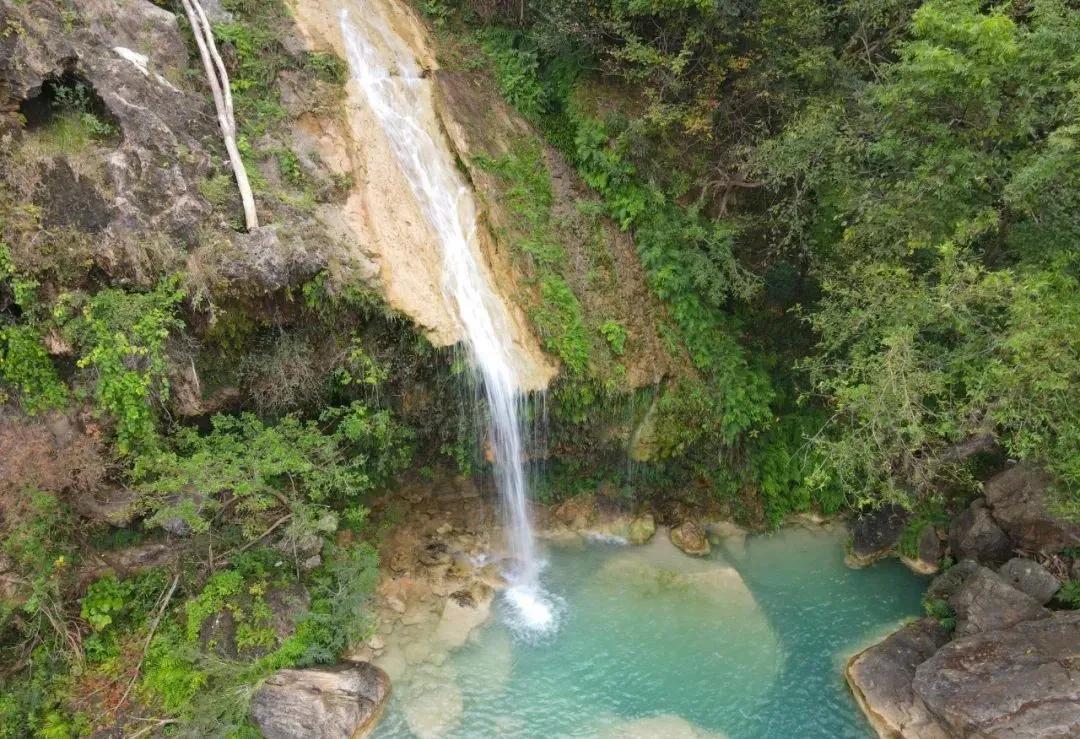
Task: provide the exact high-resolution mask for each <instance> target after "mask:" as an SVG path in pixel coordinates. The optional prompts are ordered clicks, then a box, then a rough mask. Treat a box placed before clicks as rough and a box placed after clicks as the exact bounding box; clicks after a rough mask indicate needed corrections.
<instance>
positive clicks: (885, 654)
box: [844, 618, 949, 739]
mask: <svg viewBox="0 0 1080 739" xmlns="http://www.w3.org/2000/svg"><path fill="white" fill-rule="evenodd" d="M948 638H949V637H948V634H947V633H946V632H945V629H943V628H942V627H941V625H940V624H938V622H937V621H936V620H934V619H932V618H923V619H919V620H918V621H915V622H913V623H910V624H908V625H907V626H904V627H903V628H902V629H900V630H899V631H897V632H895V633H893V634H891V635H890V636H888V637H886V639H885V640H884V641H881V642H879V643H877V644H875V645H874V646H872V647H870V648H869V649H866V650H864V651H862V652H860V653H859V654H857V655H855V656H854V657H853V658H852V659H851V661H850V662H848V665H847V669H846V670H845V673H844V674H845V677H846V678H847V682H848V685H849V686H850V687H851V692H852V693H854V695H855V699H856V701H858V703H859V706H860V707H861V708H862V709H863V712H864V713H865V714H866V716H867V718H869V719H870V723H871V724H872V725H873V727H874V729H875V730H876V731H877V733H878V735H879V736H882V737H895V736H904V737H908V736H910V737H921V738H922V739H938V738H944V737H946V736H948V735H947V734H946V733H945V731H944V730H943V729H942V727H941V726H940V725H939V724H938V721H937V719H936V718H935V717H934V716H933V715H932V714H931V713H930V712H929V711H928V710H927V709H926V707H925V706H924V705H923V704H922V701H921V700H920V699H918V698H917V697H916V696H915V693H914V691H913V689H912V681H913V680H914V679H915V670H916V668H917V667H918V666H919V665H920V664H922V663H923V662H925V661H926V660H927V659H929V658H930V657H931V656H932V655H933V654H934V652H936V651H937V650H938V648H939V647H941V645H943V644H944V643H945V642H946V641H948Z"/></svg>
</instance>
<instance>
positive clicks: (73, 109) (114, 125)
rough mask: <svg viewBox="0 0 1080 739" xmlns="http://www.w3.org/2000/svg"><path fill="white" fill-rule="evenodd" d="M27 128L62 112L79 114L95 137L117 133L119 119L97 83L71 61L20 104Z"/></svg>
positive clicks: (37, 126) (44, 124)
mask: <svg viewBox="0 0 1080 739" xmlns="http://www.w3.org/2000/svg"><path fill="white" fill-rule="evenodd" d="M19 113H20V114H21V115H22V117H23V121H24V125H23V127H24V129H25V130H26V131H35V130H38V129H42V128H46V127H48V126H50V125H52V124H53V123H54V122H55V121H57V119H58V118H60V117H62V116H76V117H78V118H79V119H80V120H81V121H82V122H83V123H84V124H85V125H86V126H87V127H88V128H89V129H90V133H91V134H93V135H94V136H95V137H96V138H112V137H115V136H116V135H118V133H119V130H120V126H119V121H117V119H116V117H115V116H114V115H113V114H112V113H111V112H110V111H109V107H108V106H107V105H106V104H105V101H104V100H103V99H102V97H101V95H99V94H98V92H97V90H95V89H94V86H93V85H92V84H91V83H90V81H89V80H87V79H86V78H85V77H83V76H82V75H81V74H79V73H78V72H77V71H75V69H74V64H73V63H69V64H68V65H67V68H66V69H65V70H64V71H63V72H61V73H60V74H58V75H52V76H49V77H46V78H45V79H44V80H42V83H41V88H40V91H39V92H38V94H37V95H34V96H33V97H29V98H27V99H25V100H23V101H22V102H21V103H20V104H19Z"/></svg>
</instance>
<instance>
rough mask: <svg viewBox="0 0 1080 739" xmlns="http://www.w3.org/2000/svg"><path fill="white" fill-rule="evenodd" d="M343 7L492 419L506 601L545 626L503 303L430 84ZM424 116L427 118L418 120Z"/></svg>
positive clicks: (405, 54)
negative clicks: (437, 254)
mask: <svg viewBox="0 0 1080 739" xmlns="http://www.w3.org/2000/svg"><path fill="white" fill-rule="evenodd" d="M361 7H362V8H363V12H362V13H360V15H361V16H362V17H361V18H359V19H353V18H351V17H350V15H349V12H348V11H347V10H344V9H343V10H342V11H341V13H340V20H341V32H342V36H343V38H344V41H345V49H346V53H347V56H348V62H349V68H350V70H351V73H352V78H353V80H354V81H355V83H356V84H358V85H359V86H360V89H361V90H362V91H363V94H364V97H365V99H366V101H367V103H368V105H369V106H370V107H371V110H372V112H373V113H374V115H375V118H376V120H377V121H378V122H379V125H380V127H381V128H382V130H383V133H384V134H385V135H386V137H387V139H388V140H389V142H390V147H391V150H392V151H393V153H394V156H395V157H396V158H397V160H398V162H399V163H400V165H401V171H402V173H403V174H404V176H405V178H406V179H407V180H408V183H409V186H410V188H411V190H412V192H413V194H414V195H415V196H416V200H417V202H418V203H419V205H420V210H421V212H422V213H423V215H424V217H425V218H426V219H427V220H428V222H429V223H430V224H431V227H432V230H433V232H434V234H435V236H436V238H437V240H438V246H439V249H440V250H441V252H442V259H443V273H444V284H443V290H444V293H445V296H446V298H447V300H448V301H449V303H450V304H451V306H452V308H453V309H454V312H455V313H456V315H457V316H458V318H459V320H460V322H461V326H462V329H463V331H464V334H465V340H466V345H467V348H468V351H469V355H470V358H471V360H472V365H473V367H474V368H475V370H474V371H475V372H476V374H477V379H478V380H479V383H480V385H481V386H482V388H483V393H484V396H485V398H486V400H487V405H488V411H489V414H490V418H491V428H490V436H491V441H492V447H493V452H494V457H495V459H494V468H495V483H496V487H497V488H498V490H499V494H500V496H501V498H502V503H503V508H504V515H505V519H506V530H507V539H508V544H509V548H510V554H511V556H512V557H513V559H514V560H515V566H514V567H513V569H512V571H511V572H509V573H508V579H509V582H510V587H509V588H508V590H507V599H508V601H509V603H510V604H511V606H512V607H513V610H514V611H515V612H516V616H517V618H518V620H519V622H520V624H521V625H523V626H524V627H526V628H529V629H533V630H545V629H548V628H550V627H551V626H552V625H553V621H554V614H553V611H552V608H551V606H550V604H549V602H548V599H547V597H546V596H545V594H544V593H543V591H542V590H541V588H540V584H539V569H540V567H539V564H538V562H537V557H536V551H535V548H536V547H535V542H534V538H533V531H532V523H531V521H530V515H529V509H528V485H527V478H526V475H525V468H524V465H525V448H524V442H523V439H524V434H523V430H522V419H523V415H524V414H523V411H524V401H525V398H524V396H523V394H522V393H521V392H520V390H519V385H520V383H519V382H518V377H519V372H518V367H519V366H520V360H519V358H518V356H517V349H516V348H515V346H514V344H513V341H512V339H511V337H512V335H513V334H512V333H511V331H510V324H509V322H510V317H509V315H508V314H507V310H506V306H505V305H504V304H503V303H502V301H501V300H500V298H499V297H498V296H497V295H496V294H495V293H494V291H493V290H492V288H491V285H490V284H489V280H488V278H487V276H486V273H485V271H484V269H483V267H482V263H481V261H480V256H479V253H478V251H479V250H478V246H477V244H476V206H475V203H474V202H473V198H472V191H471V189H470V187H469V185H468V184H467V183H466V182H465V180H464V178H463V177H462V176H461V174H460V173H459V172H458V170H457V168H456V166H455V161H454V157H453V155H452V154H451V152H450V147H449V142H448V141H447V140H446V138H445V135H444V134H443V133H442V131H441V130H440V129H439V128H438V125H437V123H436V121H437V118H436V117H435V115H434V112H433V110H432V108H433V105H432V101H431V89H430V85H431V82H430V80H428V79H427V78H426V77H425V75H424V72H423V70H422V69H421V68H420V66H419V65H418V64H417V62H416V59H415V57H414V55H413V52H412V50H411V49H410V48H409V46H408V45H407V44H406V43H405V41H404V40H403V39H401V38H400V37H399V36H398V35H397V33H395V31H394V30H393V29H392V28H391V25H390V23H389V22H388V21H387V19H386V18H384V17H382V14H381V11H380V10H379V9H378V8H373V7H371V4H369V3H364V4H362V5H361ZM425 122H426V123H427V125H425Z"/></svg>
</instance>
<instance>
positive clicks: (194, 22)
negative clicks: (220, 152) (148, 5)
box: [181, 0, 259, 231]
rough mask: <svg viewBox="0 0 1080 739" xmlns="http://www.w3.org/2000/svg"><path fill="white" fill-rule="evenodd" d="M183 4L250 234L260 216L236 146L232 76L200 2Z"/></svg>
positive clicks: (256, 226) (257, 224)
mask: <svg viewBox="0 0 1080 739" xmlns="http://www.w3.org/2000/svg"><path fill="white" fill-rule="evenodd" d="M181 2H182V3H183V4H184V12H186V13H187V17H188V22H189V23H190V24H191V30H192V32H193V33H194V35H195V44H196V45H197V46H198V47H199V56H200V57H202V62H203V69H204V70H205V71H206V79H207V81H208V82H209V83H210V92H211V94H212V95H213V97H214V108H215V109H216V110H217V117H218V125H219V126H220V127H221V136H222V138H223V139H224V140H225V150H226V151H227V152H228V153H229V163H230V164H232V169H233V175H235V177H236V186H237V187H238V188H239V190H240V200H241V201H243V203H244V221H245V222H246V224H247V229H248V231H250V230H251V229H253V228H258V227H259V216H258V214H257V213H256V212H255V196H254V195H253V194H252V192H251V183H250V182H249V181H248V176H247V169H246V168H245V167H244V160H243V159H241V158H240V150H239V149H238V148H237V146H236V119H235V118H234V116H233V100H232V90H231V89H230V87H229V74H228V72H227V71H226V69H225V62H223V61H222V59H221V54H219V53H218V49H217V44H216V43H215V42H214V33H213V30H212V29H211V27H210V20H209V19H208V18H207V17H206V12H205V11H204V10H203V8H202V5H201V4H200V2H199V0H181Z"/></svg>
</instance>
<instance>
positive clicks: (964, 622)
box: [949, 567, 1050, 636]
mask: <svg viewBox="0 0 1080 739" xmlns="http://www.w3.org/2000/svg"><path fill="white" fill-rule="evenodd" d="M949 605H950V606H952V608H953V610H954V611H956V634H957V636H968V635H970V634H975V633H978V632H980V631H990V630H993V629H1004V628H1008V627H1009V626H1014V625H1016V624H1018V623H1020V622H1021V621H1030V620H1031V619H1035V618H1043V617H1045V616H1048V615H1049V614H1050V612H1049V611H1047V610H1046V609H1045V608H1043V607H1042V606H1041V605H1039V603H1038V602H1037V601H1036V600H1035V599H1034V598H1032V597H1031V596H1030V595H1028V594H1027V593H1024V592H1021V591H1019V590H1017V589H1016V588H1014V587H1013V586H1012V585H1009V584H1008V583H1007V582H1005V581H1004V580H1002V579H1001V578H1000V577H998V576H997V574H996V573H995V572H994V571H993V570H989V569H987V568H986V567H980V568H978V569H977V570H976V571H975V572H973V573H972V574H971V576H970V577H968V578H967V579H966V580H965V581H964V584H963V585H961V586H960V588H959V589H958V590H957V591H956V592H955V593H953V595H952V597H950V598H949Z"/></svg>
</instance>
